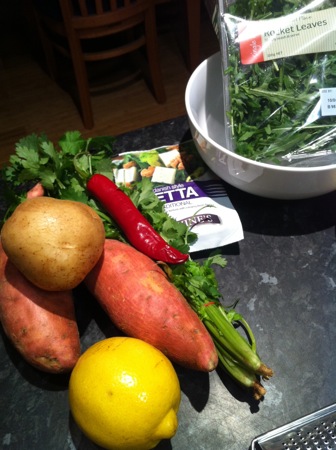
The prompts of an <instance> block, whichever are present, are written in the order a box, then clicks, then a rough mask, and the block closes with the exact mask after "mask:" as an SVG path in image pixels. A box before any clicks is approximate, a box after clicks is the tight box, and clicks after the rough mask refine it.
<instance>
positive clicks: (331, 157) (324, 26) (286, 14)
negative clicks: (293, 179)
mask: <svg viewBox="0 0 336 450" xmlns="http://www.w3.org/2000/svg"><path fill="white" fill-rule="evenodd" d="M219 25H220V43H221V51H222V56H223V71H224V74H223V82H224V91H223V92H224V96H223V97H224V109H225V117H226V124H225V127H226V140H227V142H226V145H227V148H229V149H230V150H233V151H235V152H237V153H239V154H240V155H242V156H245V157H247V158H250V159H255V160H258V161H263V162H270V163H275V164H279V163H280V164H290V165H302V166H305V165H308V166H316V165H318V166H320V165H326V164H330V163H336V139H335V138H336V6H335V2H333V1H324V0H318V1H312V2H308V1H302V2H299V1H293V0H279V1H273V0H237V1H232V0H231V1H230V0H219Z"/></svg>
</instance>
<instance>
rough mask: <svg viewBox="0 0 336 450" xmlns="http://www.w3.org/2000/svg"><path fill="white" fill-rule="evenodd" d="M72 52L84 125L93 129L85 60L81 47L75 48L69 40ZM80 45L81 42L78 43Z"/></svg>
mask: <svg viewBox="0 0 336 450" xmlns="http://www.w3.org/2000/svg"><path fill="white" fill-rule="evenodd" d="M69 44H70V51H71V53H72V64H73V69H74V73H75V78H76V84H77V91H78V95H79V109H80V112H81V115H82V120H83V124H84V127H85V128H86V129H91V128H93V126H94V120H93V112H92V105H91V97H90V87H89V81H88V74H87V69H86V65H85V61H84V59H83V57H82V56H81V49H78V48H76V49H75V48H74V43H73V42H69ZM77 46H80V43H79V42H78V43H77Z"/></svg>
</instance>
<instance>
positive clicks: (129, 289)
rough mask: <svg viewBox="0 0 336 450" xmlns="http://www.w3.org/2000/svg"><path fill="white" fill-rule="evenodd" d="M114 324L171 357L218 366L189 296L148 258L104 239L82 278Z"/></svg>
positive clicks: (196, 365) (199, 366) (185, 362)
mask: <svg viewBox="0 0 336 450" xmlns="http://www.w3.org/2000/svg"><path fill="white" fill-rule="evenodd" d="M84 282H85V284H86V286H87V288H88V289H89V291H90V292H91V293H92V294H93V296H94V297H95V298H96V299H97V301H98V302H99V303H100V305H101V306H102V308H103V309H104V310H105V312H106V313H107V315H108V316H109V318H110V319H111V320H112V322H113V323H114V324H115V325H116V326H117V327H118V328H119V329H120V330H121V331H122V332H123V333H125V334H126V335H128V336H132V337H136V338H139V339H142V340H144V341H146V342H148V343H150V344H152V345H153V346H155V347H157V348H158V349H159V350H161V351H162V352H163V353H164V354H165V355H167V356H168V357H169V358H170V359H171V360H172V361H174V362H176V363H178V364H180V365H182V366H184V367H188V368H191V369H194V370H199V371H204V372H209V371H211V370H213V369H215V367H216V366H217V364H218V356H217V352H216V349H215V346H214V344H213V341H212V339H211V337H210V335H209V333H208V331H207V330H206V328H205V326H204V324H203V323H202V322H201V320H200V319H199V317H198V316H197V314H196V313H195V312H194V311H193V310H192V309H191V307H190V305H189V304H188V302H187V300H186V299H185V298H184V297H183V296H182V294H181V293H180V292H179V291H178V289H176V288H175V286H174V285H173V284H172V283H170V282H169V281H168V280H167V278H166V276H165V274H164V272H163V271H162V270H161V269H160V268H159V267H158V266H157V265H156V264H155V263H154V262H153V261H152V260H151V259H150V258H148V257H147V256H145V255H143V254H142V253H140V252H138V251H137V250H135V249H134V248H133V247H131V246H129V245H127V244H124V243H122V242H119V241H115V240H111V239H107V240H106V241H105V247H104V252H103V255H102V257H101V258H100V260H99V262H98V264H97V265H96V266H95V267H94V269H93V270H92V271H91V272H90V273H89V274H88V275H87V277H86V279H85V280H84Z"/></svg>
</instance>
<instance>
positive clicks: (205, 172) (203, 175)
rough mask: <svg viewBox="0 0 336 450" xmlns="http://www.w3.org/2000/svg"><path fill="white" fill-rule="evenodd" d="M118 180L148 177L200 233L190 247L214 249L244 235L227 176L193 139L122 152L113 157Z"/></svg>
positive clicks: (172, 211)
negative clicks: (201, 153)
mask: <svg viewBox="0 0 336 450" xmlns="http://www.w3.org/2000/svg"><path fill="white" fill-rule="evenodd" d="M113 162H114V164H115V169H114V178H115V182H116V183H117V184H121V183H129V184H131V183H133V182H137V181H140V180H141V178H143V177H147V178H150V179H151V181H152V183H153V192H154V193H155V195H156V196H157V197H158V198H159V199H160V200H161V201H162V202H164V208H165V211H166V212H167V214H169V215H170V216H171V217H173V218H174V219H175V220H177V221H179V222H183V223H185V224H186V225H187V226H188V227H189V228H190V230H191V231H192V232H193V233H196V234H197V236H198V239H197V241H196V242H195V243H194V244H193V245H192V246H191V248H190V252H196V251H202V250H208V249H215V248H218V247H222V246H225V245H229V244H232V243H234V242H238V241H240V240H242V239H243V238H244V233H243V229H242V224H241V221H240V218H239V216H238V213H237V211H236V210H235V208H234V207H233V205H232V203H231V201H230V199H229V197H228V195H227V192H226V189H225V184H224V182H223V181H222V180H221V179H220V178H218V177H217V176H216V175H215V174H213V173H212V172H211V171H210V170H209V169H208V168H207V166H206V165H205V164H204V162H203V160H202V159H201V158H200V157H199V155H198V153H197V150H196V148H195V145H194V143H193V142H192V141H187V142H184V143H182V144H179V145H168V146H161V147H159V148H155V149H151V150H139V151H135V152H125V153H121V154H119V156H118V158H117V159H114V160H113Z"/></svg>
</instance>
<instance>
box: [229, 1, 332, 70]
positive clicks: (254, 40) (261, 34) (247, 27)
mask: <svg viewBox="0 0 336 450" xmlns="http://www.w3.org/2000/svg"><path fill="white" fill-rule="evenodd" d="M236 42H237V43H238V44H239V47H240V56H241V62H242V64H256V63H260V62H263V61H269V60H272V59H278V58H286V57H288V56H295V55H304V54H309V53H321V52H323V53H325V52H331V51H335V50H336V7H335V8H328V9H324V10H322V11H315V12H309V13H303V12H302V10H301V11H299V12H297V13H294V14H289V15H287V16H282V17H279V18H277V19H269V20H258V21H248V20H247V21H241V22H240V23H239V25H238V37H237V40H236Z"/></svg>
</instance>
